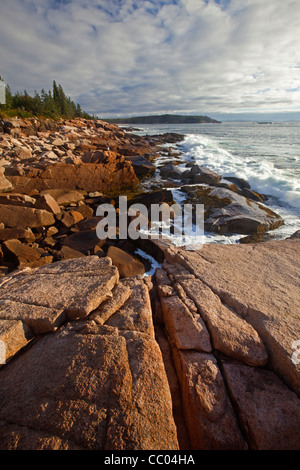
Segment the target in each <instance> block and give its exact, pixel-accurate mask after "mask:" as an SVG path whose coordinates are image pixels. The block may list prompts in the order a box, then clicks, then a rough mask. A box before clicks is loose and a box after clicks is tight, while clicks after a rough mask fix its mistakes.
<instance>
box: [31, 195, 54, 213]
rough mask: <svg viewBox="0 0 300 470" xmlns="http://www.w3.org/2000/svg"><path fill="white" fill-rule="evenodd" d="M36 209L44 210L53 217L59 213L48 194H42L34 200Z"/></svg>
mask: <svg viewBox="0 0 300 470" xmlns="http://www.w3.org/2000/svg"><path fill="white" fill-rule="evenodd" d="M35 207H36V209H44V210H46V211H48V212H52V213H53V214H54V215H58V214H59V213H60V207H59V205H58V202H57V201H56V200H55V199H54V198H53V197H52V196H51V194H49V193H45V194H42V195H41V196H39V197H38V198H37V199H36V204H35Z"/></svg>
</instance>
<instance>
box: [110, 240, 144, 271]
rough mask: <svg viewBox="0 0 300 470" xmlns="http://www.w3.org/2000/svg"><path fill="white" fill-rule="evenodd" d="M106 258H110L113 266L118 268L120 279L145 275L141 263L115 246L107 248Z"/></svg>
mask: <svg viewBox="0 0 300 470" xmlns="http://www.w3.org/2000/svg"><path fill="white" fill-rule="evenodd" d="M107 256H108V257H109V258H111V260H112V263H113V265H114V266H116V267H117V268H118V270H119V273H120V277H131V276H136V275H139V274H140V275H143V274H144V273H145V267H144V265H143V263H141V262H140V261H139V260H138V259H136V258H134V257H133V256H131V255H130V254H129V253H126V251H123V250H121V249H120V248H118V247H116V246H110V247H109V248H108V251H107Z"/></svg>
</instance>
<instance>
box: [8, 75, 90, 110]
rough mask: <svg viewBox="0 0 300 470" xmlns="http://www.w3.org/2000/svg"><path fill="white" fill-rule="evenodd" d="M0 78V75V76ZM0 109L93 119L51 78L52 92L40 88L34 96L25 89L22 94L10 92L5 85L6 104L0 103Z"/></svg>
mask: <svg viewBox="0 0 300 470" xmlns="http://www.w3.org/2000/svg"><path fill="white" fill-rule="evenodd" d="M0 79H1V77H0ZM0 109H1V110H3V111H4V112H5V111H8V110H10V114H12V112H13V113H14V114H15V115H21V116H24V113H27V114H28V113H29V114H31V115H34V116H45V117H49V118H52V119H59V118H61V117H63V118H67V119H73V118H75V117H81V118H85V119H95V118H94V116H93V117H91V116H89V115H88V114H87V113H85V112H83V111H82V109H81V106H80V105H79V104H77V105H76V104H75V103H74V102H73V101H72V100H71V98H70V97H67V96H66V95H65V92H64V90H63V88H62V86H61V85H57V83H56V81H55V80H53V88H52V93H51V91H50V90H49V91H48V92H46V91H45V90H44V89H42V91H41V93H40V94H39V93H38V92H37V91H35V92H34V97H32V96H30V95H29V94H28V93H27V91H26V90H24V92H23V94H21V93H19V92H16V93H15V95H13V94H12V92H11V90H10V87H9V85H7V86H6V104H4V105H0Z"/></svg>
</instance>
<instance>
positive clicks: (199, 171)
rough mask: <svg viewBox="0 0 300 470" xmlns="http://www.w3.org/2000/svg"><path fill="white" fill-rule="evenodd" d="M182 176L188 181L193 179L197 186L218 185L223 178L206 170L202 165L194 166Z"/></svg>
mask: <svg viewBox="0 0 300 470" xmlns="http://www.w3.org/2000/svg"><path fill="white" fill-rule="evenodd" d="M182 176H183V177H184V178H187V179H191V180H192V182H193V183H196V184H210V185H214V184H216V183H218V182H219V181H220V180H221V178H222V176H221V175H219V174H218V173H216V172H214V171H212V170H210V169H209V168H205V167H203V166H200V165H196V164H194V165H192V166H191V168H190V170H186V171H185V172H184V173H183V174H182Z"/></svg>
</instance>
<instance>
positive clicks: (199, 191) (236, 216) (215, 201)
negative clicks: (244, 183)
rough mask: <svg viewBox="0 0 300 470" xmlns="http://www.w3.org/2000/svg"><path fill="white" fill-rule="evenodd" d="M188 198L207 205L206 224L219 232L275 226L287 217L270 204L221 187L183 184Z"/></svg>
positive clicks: (244, 232)
mask: <svg viewBox="0 0 300 470" xmlns="http://www.w3.org/2000/svg"><path fill="white" fill-rule="evenodd" d="M182 189H183V190H184V191H186V192H187V193H188V201H190V202H193V203H196V204H203V205H204V227H205V229H206V230H208V231H210V232H215V233H221V234H224V233H241V234H251V233H256V232H266V231H268V230H274V229H275V228H278V227H279V226H280V225H282V224H283V223H284V221H283V219H282V218H281V217H280V216H279V215H278V214H276V213H275V212H273V211H272V210H271V209H269V208H268V207H266V206H264V205H263V204H259V203H258V202H255V201H252V200H250V199H247V198H245V197H244V196H241V195H240V194H237V193H235V192H233V191H231V190H228V189H226V188H220V187H214V188H213V187H211V186H203V187H201V188H199V187H198V188H195V187H186V186H185V187H183V188H182Z"/></svg>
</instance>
